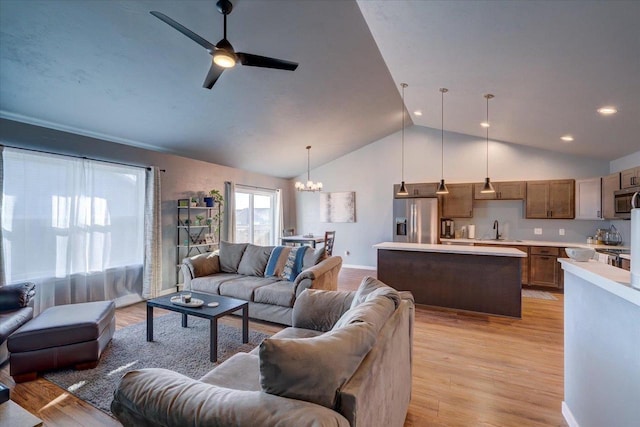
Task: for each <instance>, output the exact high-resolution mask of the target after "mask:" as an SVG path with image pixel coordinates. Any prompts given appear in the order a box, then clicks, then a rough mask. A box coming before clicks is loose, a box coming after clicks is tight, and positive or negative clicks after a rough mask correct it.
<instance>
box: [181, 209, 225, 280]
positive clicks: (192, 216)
mask: <svg viewBox="0 0 640 427" xmlns="http://www.w3.org/2000/svg"><path fill="white" fill-rule="evenodd" d="M197 216H202V217H203V218H204V219H202V220H200V222H198V218H196V217H197ZM177 219H178V221H177V227H178V232H177V233H176V236H177V237H176V267H177V272H176V283H178V284H179V283H180V264H181V263H182V260H183V259H184V258H187V257H190V256H193V255H197V254H202V253H206V252H212V251H214V250H216V249H218V248H219V247H220V225H221V223H222V215H221V207H220V205H219V204H217V203H216V205H215V206H213V207H207V206H178V212H177ZM209 219H210V221H209ZM207 237H208V238H209V240H207Z"/></svg>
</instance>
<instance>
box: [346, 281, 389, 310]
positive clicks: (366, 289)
mask: <svg viewBox="0 0 640 427" xmlns="http://www.w3.org/2000/svg"><path fill="white" fill-rule="evenodd" d="M379 288H390V286H388V285H386V284H385V283H383V282H381V281H380V280H378V279H374V278H373V277H370V276H366V277H365V278H364V279H362V282H361V283H360V286H358V290H357V291H356V295H355V296H354V297H353V301H352V302H351V308H353V307H355V306H357V305H358V304H361V303H363V302H364V301H366V299H367V296H368V295H369V294H370V293H372V292H373V291H375V290H376V289H379ZM391 289H393V288H391ZM394 290H395V289H394ZM396 292H397V291H396Z"/></svg>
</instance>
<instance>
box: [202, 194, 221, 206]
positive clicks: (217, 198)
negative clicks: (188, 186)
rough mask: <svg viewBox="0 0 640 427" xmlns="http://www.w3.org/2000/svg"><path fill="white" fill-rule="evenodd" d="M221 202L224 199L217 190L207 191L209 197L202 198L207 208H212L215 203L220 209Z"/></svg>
mask: <svg viewBox="0 0 640 427" xmlns="http://www.w3.org/2000/svg"><path fill="white" fill-rule="evenodd" d="M223 201H224V197H222V194H221V193H220V192H219V191H218V190H211V191H209V197H205V198H204V203H205V205H206V206H207V207H208V208H212V207H214V206H215V204H216V203H219V204H220V207H222V202H223Z"/></svg>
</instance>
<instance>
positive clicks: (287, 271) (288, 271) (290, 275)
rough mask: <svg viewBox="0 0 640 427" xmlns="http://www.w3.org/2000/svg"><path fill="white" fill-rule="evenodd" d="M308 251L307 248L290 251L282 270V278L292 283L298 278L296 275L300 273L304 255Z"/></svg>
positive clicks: (300, 247) (296, 248)
mask: <svg viewBox="0 0 640 427" xmlns="http://www.w3.org/2000/svg"><path fill="white" fill-rule="evenodd" d="M307 249H309V247H308V246H298V247H295V248H292V249H291V252H289V257H288V258H287V262H286V264H285V265H284V269H283V270H282V276H281V277H282V278H283V279H285V280H288V281H290V282H293V281H294V280H296V277H298V274H300V272H301V271H302V264H303V261H304V254H305V253H306V252H307Z"/></svg>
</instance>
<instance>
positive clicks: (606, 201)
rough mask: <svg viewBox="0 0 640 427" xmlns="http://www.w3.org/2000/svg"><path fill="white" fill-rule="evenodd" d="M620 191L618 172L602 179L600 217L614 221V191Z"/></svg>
mask: <svg viewBox="0 0 640 427" xmlns="http://www.w3.org/2000/svg"><path fill="white" fill-rule="evenodd" d="M619 189H620V172H616V173H612V174H611V175H607V176H603V177H602V216H603V218H604V219H616V209H615V205H614V203H615V201H614V198H613V196H614V195H613V193H614V191H617V190H619Z"/></svg>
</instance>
